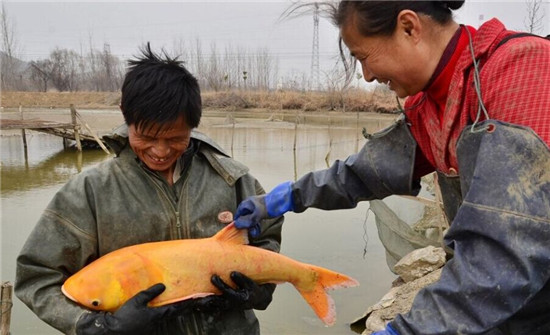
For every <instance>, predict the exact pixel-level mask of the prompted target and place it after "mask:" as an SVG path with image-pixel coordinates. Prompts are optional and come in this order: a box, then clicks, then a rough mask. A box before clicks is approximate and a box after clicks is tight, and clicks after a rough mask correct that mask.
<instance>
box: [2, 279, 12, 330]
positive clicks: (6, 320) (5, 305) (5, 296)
mask: <svg viewBox="0 0 550 335" xmlns="http://www.w3.org/2000/svg"><path fill="white" fill-rule="evenodd" d="M12 288H13V287H12V285H11V284H10V282H9V281H7V282H3V283H2V295H1V296H2V300H1V302H2V304H1V305H2V323H1V324H0V333H1V335H9V333H10V321H11V307H12V306H13V302H12V299H11V297H12Z"/></svg>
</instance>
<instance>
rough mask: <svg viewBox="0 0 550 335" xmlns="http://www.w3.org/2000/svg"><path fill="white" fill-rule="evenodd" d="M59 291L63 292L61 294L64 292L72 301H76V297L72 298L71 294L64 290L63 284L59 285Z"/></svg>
mask: <svg viewBox="0 0 550 335" xmlns="http://www.w3.org/2000/svg"><path fill="white" fill-rule="evenodd" d="M61 292H63V294H64V295H65V296H66V297H67V298H69V299H71V300H72V301H74V302H77V301H76V299H75V298H73V296H72V295H70V294H69V293H68V292H67V290H65V285H63V286H61Z"/></svg>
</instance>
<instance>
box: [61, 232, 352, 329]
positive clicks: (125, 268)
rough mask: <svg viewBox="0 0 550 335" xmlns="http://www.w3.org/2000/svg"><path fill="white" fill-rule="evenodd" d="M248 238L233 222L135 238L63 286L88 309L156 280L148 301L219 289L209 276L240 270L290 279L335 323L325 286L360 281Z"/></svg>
mask: <svg viewBox="0 0 550 335" xmlns="http://www.w3.org/2000/svg"><path fill="white" fill-rule="evenodd" d="M247 244H248V234H247V231H246V230H239V229H236V228H235V227H234V226H233V223H231V224H229V225H227V226H226V227H225V228H224V229H222V230H220V231H219V232H218V233H217V234H216V235H215V236H213V237H210V238H202V239H186V240H172V241H163V242H152V243H144V244H138V245H134V246H130V247H126V248H122V249H119V250H115V251H113V252H111V253H109V254H107V255H105V256H103V257H101V258H99V259H97V260H96V261H94V262H92V263H90V264H89V265H88V266H86V267H84V268H83V269H81V270H80V271H79V272H77V273H76V274H74V275H73V276H71V277H70V278H69V279H67V280H66V281H65V283H64V284H63V286H62V288H61V290H62V291H63V294H65V296H66V297H67V298H69V299H71V300H73V301H75V302H77V303H79V304H81V305H83V306H85V307H87V308H89V309H92V310H103V311H111V312H113V311H115V310H117V309H118V308H119V307H120V306H121V305H122V304H124V302H126V301H127V300H128V299H129V298H131V297H133V296H134V295H136V294H137V293H138V292H140V291H142V290H144V289H147V288H149V287H151V286H153V285H154V284H157V283H163V284H164V285H165V286H166V290H165V291H164V292H163V293H162V294H160V295H159V296H157V297H156V298H155V299H153V300H152V301H151V302H150V303H149V306H151V307H154V306H161V305H166V304H170V303H174V302H177V301H181V300H185V299H192V298H199V297H205V296H208V295H212V294H220V293H221V292H220V291H219V290H218V289H217V288H216V287H215V286H214V285H212V283H211V282H210V277H211V276H212V275H213V274H217V275H219V276H220V277H221V278H222V279H223V280H224V281H225V282H227V283H232V281H231V280H230V278H229V274H230V273H231V271H239V272H242V273H243V274H245V275H246V276H248V277H250V278H251V279H252V280H254V281H255V282H257V283H258V284H265V283H276V284H280V283H284V282H289V283H292V285H294V287H295V288H296V289H297V290H298V292H300V294H301V295H302V297H303V298H304V299H305V300H306V301H307V303H308V304H309V305H310V306H311V308H312V309H313V311H314V312H315V314H317V316H318V317H319V318H320V319H321V320H322V321H323V322H324V323H325V324H326V325H333V324H334V322H335V321H336V311H335V307H334V302H333V300H332V298H331V297H330V296H329V295H328V294H327V293H326V292H325V290H329V289H335V288H340V287H353V286H357V285H359V283H358V282H357V281H356V280H355V279H353V278H350V277H348V276H345V275H343V274H340V273H337V272H333V271H330V270H327V269H324V268H321V267H318V266H314V265H310V264H305V263H300V262H297V261H295V260H293V259H291V258H288V257H286V256H283V255H281V254H278V253H276V252H272V251H269V250H265V249H261V248H257V247H253V246H249V245H247Z"/></svg>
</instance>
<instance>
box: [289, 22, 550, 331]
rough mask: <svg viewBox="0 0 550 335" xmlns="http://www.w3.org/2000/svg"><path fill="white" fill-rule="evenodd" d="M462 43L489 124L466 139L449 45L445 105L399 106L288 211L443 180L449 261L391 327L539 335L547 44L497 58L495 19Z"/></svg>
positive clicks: (546, 281)
mask: <svg viewBox="0 0 550 335" xmlns="http://www.w3.org/2000/svg"><path fill="white" fill-rule="evenodd" d="M461 29H465V28H464V27H461ZM468 29H470V28H468ZM462 31H463V33H466V34H467V32H466V31H465V30H462ZM469 31H470V30H469ZM471 33H475V34H472V35H475V36H474V38H473V45H474V51H475V57H476V59H477V60H478V61H479V64H480V66H481V73H480V79H481V92H482V97H483V101H484V103H485V106H486V108H487V110H488V113H489V117H490V118H491V119H492V120H498V121H483V120H484V118H483V115H482V117H481V118H480V120H478V122H477V123H476V124H477V126H476V128H475V131H474V132H471V125H472V124H473V123H474V120H476V117H477V113H478V106H479V105H478V100H477V96H476V92H475V89H474V83H473V71H472V64H473V61H472V58H471V55H470V50H469V48H468V47H467V44H464V43H461V42H460V41H459V40H457V43H456V44H455V45H454V48H455V50H454V51H455V52H457V53H459V56H458V57H456V58H455V59H454V60H453V59H452V57H451V58H450V59H447V60H446V61H447V62H451V63H452V62H453V61H454V64H453V66H452V71H450V72H451V75H450V76H449V77H448V78H447V80H448V83H447V87H449V88H448V90H445V89H444V88H441V87H440V89H442V91H440V92H436V93H441V92H443V101H444V103H443V104H441V102H440V101H437V98H440V99H441V98H442V97H441V95H437V94H435V95H432V94H428V93H433V91H432V92H428V91H430V88H431V87H430V88H428V89H427V91H425V92H421V93H419V94H418V95H416V96H414V97H411V98H409V99H408V100H407V102H406V105H405V107H406V111H405V117H404V119H402V120H400V121H398V122H397V123H396V124H395V125H393V126H392V127H390V128H388V129H387V130H385V131H383V132H381V133H379V134H376V135H375V136H373V137H372V138H371V139H370V140H369V141H367V143H366V145H365V147H364V148H363V149H362V150H361V151H360V152H359V153H358V154H356V155H352V156H350V157H349V158H347V159H346V160H345V161H337V162H336V163H334V165H333V166H332V167H331V168H329V169H328V170H323V171H316V172H313V173H310V174H307V175H305V176H304V177H302V178H301V179H300V180H298V181H297V182H295V183H294V184H293V186H292V187H293V189H292V194H293V202H294V211H295V212H302V211H304V210H305V209H306V208H308V207H316V208H322V209H341V208H352V207H355V206H356V204H357V202H358V201H361V200H372V199H381V198H384V197H386V196H388V195H391V194H416V193H417V192H418V188H419V185H418V183H419V178H420V177H421V176H422V175H424V174H426V173H430V172H432V171H438V173H439V174H440V175H441V176H449V178H448V179H445V182H446V187H445V188H443V187H442V191H444V192H445V194H443V200H444V202H445V206H446V208H450V209H451V210H448V211H446V212H447V213H448V214H450V216H451V218H454V220H453V221H452V224H451V228H450V229H449V232H448V233H447V235H446V236H445V241H444V242H445V243H446V245H447V246H448V247H450V248H452V249H453V250H454V256H453V259H452V260H450V261H449V262H448V263H447V264H446V265H445V267H444V269H443V272H442V275H441V279H440V280H439V281H438V282H437V283H435V284H433V285H430V286H429V287H427V288H425V289H423V290H421V291H420V293H419V294H418V295H417V297H416V299H415V301H414V304H413V307H412V309H411V312H409V313H407V314H404V315H398V316H397V318H396V319H395V320H394V321H393V322H392V323H391V325H392V327H393V328H394V329H396V330H397V332H398V333H399V334H401V335H405V334H425V335H429V334H491V335H493V334H548V333H550V319H549V317H548V316H549V315H550V246H549V242H548V241H550V169H549V168H548V167H549V166H550V150H549V145H550V87H549V85H550V43H549V42H548V41H546V40H544V39H542V38H537V37H523V38H517V39H511V40H509V41H508V42H507V43H505V44H503V45H501V46H499V47H497V46H498V44H499V42H500V41H501V40H503V39H504V38H505V37H506V36H508V35H511V34H513V32H510V31H507V30H506V29H505V28H504V26H503V25H502V24H501V23H500V22H498V21H497V20H492V21H489V22H487V23H486V24H484V25H483V26H482V27H480V29H479V30H478V31H477V32H476V31H471ZM459 38H460V35H459ZM447 70H448V69H447ZM442 73H443V76H445V69H444V70H443V72H442ZM434 84H436V85H438V84H439V85H441V84H442V83H441V82H438V81H437V78H436V81H435V82H434ZM442 105H443V108H441V106H442ZM407 168H408V169H407ZM442 186H443V185H442ZM453 189H454V190H455V192H450V191H451V190H453Z"/></svg>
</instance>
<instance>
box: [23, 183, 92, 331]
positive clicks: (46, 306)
mask: <svg viewBox="0 0 550 335" xmlns="http://www.w3.org/2000/svg"><path fill="white" fill-rule="evenodd" d="M82 181H83V178H80V176H77V177H76V178H75V179H73V180H72V181H70V182H69V183H68V184H66V185H65V186H64V187H63V188H62V189H61V190H60V191H59V192H58V193H57V194H56V195H55V196H54V198H53V199H52V201H51V202H50V204H49V205H48V207H47V208H46V210H45V211H44V213H43V214H42V216H41V218H40V219H39V221H38V223H37V224H36V226H35V228H34V230H33V231H32V232H31V234H30V236H29V237H28V239H27V241H26V242H25V244H24V246H23V248H22V250H21V252H20V254H19V256H18V258H17V264H16V280H15V294H16V295H17V297H18V298H19V299H21V301H23V302H24V303H25V304H26V305H27V306H28V307H29V308H30V309H31V310H32V311H33V312H34V313H35V314H36V315H37V316H38V317H39V318H40V319H42V320H43V321H45V322H46V323H48V324H49V325H51V326H52V327H55V328H56V329H58V330H60V331H62V332H63V333H66V334H74V333H75V325H76V322H77V320H78V319H79V318H80V316H81V315H82V314H83V313H84V312H85V311H86V309H84V308H81V307H79V306H78V305H76V304H74V303H73V302H72V301H70V300H69V299H67V298H66V297H65V296H64V295H63V293H62V292H61V286H62V284H63V283H64V281H65V280H66V279H67V278H68V277H69V276H70V275H71V274H72V273H75V272H76V271H78V270H79V269H80V268H82V267H83V266H84V265H85V264H86V262H87V260H89V259H91V258H95V257H96V255H95V251H94V250H95V249H96V248H95V245H96V244H97V242H96V241H95V239H94V238H93V237H92V236H90V235H89V234H87V233H86V232H84V231H83V230H82V229H80V228H78V227H77V226H76V225H75V224H74V223H73V222H76V221H74V220H76V219H77V218H78V220H79V221H80V222H86V221H89V222H93V215H92V211H91V210H90V208H89V206H88V202H87V200H86V194H85V193H86V192H85V191H84V190H85V186H84V185H83V182H82Z"/></svg>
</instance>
